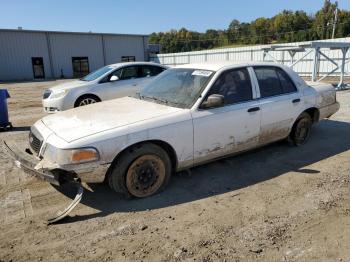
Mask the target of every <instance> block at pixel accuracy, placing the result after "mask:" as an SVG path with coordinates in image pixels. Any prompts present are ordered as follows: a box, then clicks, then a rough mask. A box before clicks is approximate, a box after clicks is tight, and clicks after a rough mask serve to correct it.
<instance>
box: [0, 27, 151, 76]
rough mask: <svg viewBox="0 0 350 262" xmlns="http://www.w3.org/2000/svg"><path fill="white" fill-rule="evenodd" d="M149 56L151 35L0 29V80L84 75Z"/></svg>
mask: <svg viewBox="0 0 350 262" xmlns="http://www.w3.org/2000/svg"><path fill="white" fill-rule="evenodd" d="M146 60H148V36H147V35H127V34H105V33H76V32H54V31H33V30H22V29H18V30H12V29H0V81H8V80H31V79H45V78H61V77H64V78H72V77H81V76H83V75H86V74H87V73H89V72H91V71H94V70H96V69H98V68H100V67H102V66H104V65H108V64H113V63H118V62H122V61H146Z"/></svg>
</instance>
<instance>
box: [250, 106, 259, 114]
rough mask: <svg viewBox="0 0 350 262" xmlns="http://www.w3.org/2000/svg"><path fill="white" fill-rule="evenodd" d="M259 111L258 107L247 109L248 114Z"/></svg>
mask: <svg viewBox="0 0 350 262" xmlns="http://www.w3.org/2000/svg"><path fill="white" fill-rule="evenodd" d="M259 110H260V107H252V108H249V109H248V113H252V112H256V111H259Z"/></svg>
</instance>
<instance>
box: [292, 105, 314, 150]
mask: <svg viewBox="0 0 350 262" xmlns="http://www.w3.org/2000/svg"><path fill="white" fill-rule="evenodd" d="M311 127H312V119H311V116H310V115H309V114H308V113H305V112H304V113H302V114H301V115H300V116H299V118H298V119H297V121H295V123H294V126H293V128H292V132H291V133H290V136H289V138H290V140H291V142H292V143H293V144H294V145H295V146H301V145H303V144H305V143H306V142H307V141H308V139H309V137H310V133H311Z"/></svg>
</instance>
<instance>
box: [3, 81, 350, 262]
mask: <svg viewBox="0 0 350 262" xmlns="http://www.w3.org/2000/svg"><path fill="white" fill-rule="evenodd" d="M59 82H60V81H54V82H52V81H51V82H36V83H11V84H2V85H0V88H3V87H6V88H8V90H9V92H10V94H11V96H12V98H11V99H9V110H10V118H11V121H12V122H13V124H14V126H15V129H14V130H13V131H11V132H2V133H0V139H1V140H16V141H17V142H18V143H19V144H21V145H23V146H25V141H26V139H27V135H28V129H29V126H31V125H32V124H33V123H34V122H35V121H36V120H38V119H39V118H41V117H42V116H44V115H45V114H44V113H43V112H42V108H41V94H42V91H43V90H44V89H45V88H46V87H47V86H50V85H53V84H57V83H59ZM337 96H338V100H339V101H340V103H341V109H340V111H339V112H338V113H337V114H336V115H335V116H333V117H332V118H331V119H329V120H325V121H322V122H321V123H319V124H317V125H315V126H314V129H313V132H312V136H311V139H310V141H309V142H308V143H307V144H306V145H305V146H302V147H298V148H296V147H290V146H289V145H288V144H286V143H284V142H278V143H275V144H273V145H270V146H266V147H264V148H261V149H258V150H255V151H253V152H248V153H245V154H243V155H240V156H236V157H232V158H227V159H225V160H220V161H217V162H214V163H211V164H208V165H205V166H202V167H198V168H195V169H193V170H191V172H187V173H186V172H185V173H180V174H177V175H175V176H174V177H173V178H172V181H171V183H170V185H169V187H168V188H167V189H166V190H165V191H164V192H162V193H161V194H158V195H156V196H153V197H150V198H147V199H143V200H129V201H127V200H123V199H120V198H119V196H118V195H116V194H115V193H114V192H113V191H111V190H110V189H109V188H108V187H107V186H106V185H103V184H89V185H85V188H86V190H85V194H84V196H83V200H82V202H81V204H80V205H79V206H78V207H77V208H76V209H75V210H74V211H73V212H72V213H71V217H69V218H68V219H66V220H65V221H63V222H62V223H60V224H57V225H51V226H48V225H46V223H45V222H44V220H45V219H46V218H48V217H50V216H51V215H53V214H54V213H55V212H56V211H57V210H59V209H62V208H63V207H64V206H65V205H67V204H68V203H69V201H70V199H69V194H68V189H67V190H61V191H62V192H63V193H64V194H62V193H61V192H59V191H58V190H57V189H56V188H54V187H53V186H51V185H50V184H48V183H45V182H42V181H39V180H37V179H36V178H33V177H29V176H27V175H25V174H23V173H22V172H21V171H18V170H17V168H16V167H15V166H14V165H13V164H12V162H11V161H10V159H9V158H8V157H7V156H6V155H5V154H4V152H3V150H2V149H1V151H0V166H1V167H0V261H71V260H74V261H86V260H97V261H252V260H258V261H350V248H349V247H350V194H349V193H350V173H349V172H350V161H349V160H350V151H349V150H350V91H342V92H338V94H337Z"/></svg>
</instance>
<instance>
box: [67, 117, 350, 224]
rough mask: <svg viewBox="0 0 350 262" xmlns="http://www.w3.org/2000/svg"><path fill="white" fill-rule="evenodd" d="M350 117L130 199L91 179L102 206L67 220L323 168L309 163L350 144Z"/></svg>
mask: <svg viewBox="0 0 350 262" xmlns="http://www.w3.org/2000/svg"><path fill="white" fill-rule="evenodd" d="M349 134H350V123H347V122H340V121H334V120H325V121H322V122H321V123H319V124H317V125H315V127H314V129H313V131H312V134H311V137H310V140H309V141H308V143H307V144H305V145H303V146H301V147H292V146H289V145H288V143H286V142H283V141H281V142H277V143H274V144H271V145H268V146H265V147H262V148H260V149H257V150H254V151H250V152H246V153H244V154H241V155H238V156H234V157H229V158H226V159H222V160H218V161H215V162H212V163H210V164H206V165H203V166H200V167H196V168H193V169H192V170H191V171H190V172H182V173H180V174H176V175H174V176H173V177H172V179H171V181H170V184H169V186H168V187H167V188H166V189H165V190H164V191H163V192H161V193H159V194H157V195H155V196H152V197H149V198H145V199H133V200H124V199H122V198H121V197H120V196H118V195H117V194H116V193H114V191H112V190H111V189H109V187H108V186H107V185H105V184H89V187H90V188H91V189H92V191H93V192H91V191H88V190H85V193H84V195H83V199H82V201H81V203H82V204H84V205H86V206H89V207H91V208H94V209H96V210H99V212H97V213H95V214H91V215H83V216H74V217H69V218H68V219H66V220H64V221H62V223H71V222H75V221H83V220H86V219H91V218H95V217H103V216H106V215H109V214H111V213H114V212H135V211H136V212H137V211H144V210H152V209H159V208H164V207H169V206H173V205H178V204H182V203H188V202H191V201H196V200H200V199H204V198H208V197H212V196H216V195H220V194H224V193H228V192H231V193H237V192H235V191H237V190H239V189H241V188H244V187H248V186H251V185H254V184H257V183H260V182H263V181H267V180H269V179H273V178H275V177H278V176H280V175H283V174H285V173H287V172H290V171H294V172H297V173H298V175H310V176H312V175H313V174H316V173H319V172H320V171H319V170H313V169H310V168H307V166H309V165H311V164H313V163H316V162H318V161H321V160H324V159H327V158H329V157H332V156H334V155H337V154H340V153H342V152H345V151H347V150H349V149H350V139H349V138H348V137H347V136H348V135H349Z"/></svg>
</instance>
